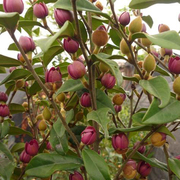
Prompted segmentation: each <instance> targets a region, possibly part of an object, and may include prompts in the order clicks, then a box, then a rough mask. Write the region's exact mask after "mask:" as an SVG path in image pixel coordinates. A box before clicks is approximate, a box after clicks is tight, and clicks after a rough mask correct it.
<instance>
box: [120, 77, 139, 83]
mask: <svg viewBox="0 0 180 180" xmlns="http://www.w3.org/2000/svg"><path fill="white" fill-rule="evenodd" d="M123 79H124V80H128V81H134V82H137V83H138V82H139V80H138V79H137V78H136V77H130V76H123Z"/></svg>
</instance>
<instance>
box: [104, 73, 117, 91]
mask: <svg viewBox="0 0 180 180" xmlns="http://www.w3.org/2000/svg"><path fill="white" fill-rule="evenodd" d="M101 84H102V85H103V86H104V87H105V88H107V89H112V88H113V87H114V85H115V84H116V79H115V77H114V76H112V75H111V74H110V73H107V74H104V76H103V77H102V78H101Z"/></svg>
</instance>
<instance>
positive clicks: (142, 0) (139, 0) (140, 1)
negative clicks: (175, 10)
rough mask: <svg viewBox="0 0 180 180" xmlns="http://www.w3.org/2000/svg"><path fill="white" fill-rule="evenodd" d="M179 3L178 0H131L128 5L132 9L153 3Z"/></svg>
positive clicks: (142, 7) (145, 6)
mask: <svg viewBox="0 0 180 180" xmlns="http://www.w3.org/2000/svg"><path fill="white" fill-rule="evenodd" d="M175 2H178V3H180V1H179V0H132V1H131V2H130V4H129V7H130V8H132V9H144V8H147V7H149V6H152V5H154V4H170V3H175Z"/></svg>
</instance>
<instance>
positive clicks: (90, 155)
mask: <svg viewBox="0 0 180 180" xmlns="http://www.w3.org/2000/svg"><path fill="white" fill-rule="evenodd" d="M82 157H83V161H84V165H85V168H86V170H87V173H88V174H89V176H90V178H91V179H92V180H97V179H99V180H110V179H111V178H110V174H109V169H108V166H107V164H106V162H105V161H104V158H103V157H101V156H100V155H99V154H98V153H96V152H95V151H92V150H90V149H83V151H82Z"/></svg>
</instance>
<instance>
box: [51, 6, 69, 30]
mask: <svg viewBox="0 0 180 180" xmlns="http://www.w3.org/2000/svg"><path fill="white" fill-rule="evenodd" d="M54 17H55V20H56V22H57V23H58V24H59V25H60V26H63V24H64V23H65V22H66V21H71V22H72V21H73V15H72V13H71V11H67V10H63V9H55V11H54Z"/></svg>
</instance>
